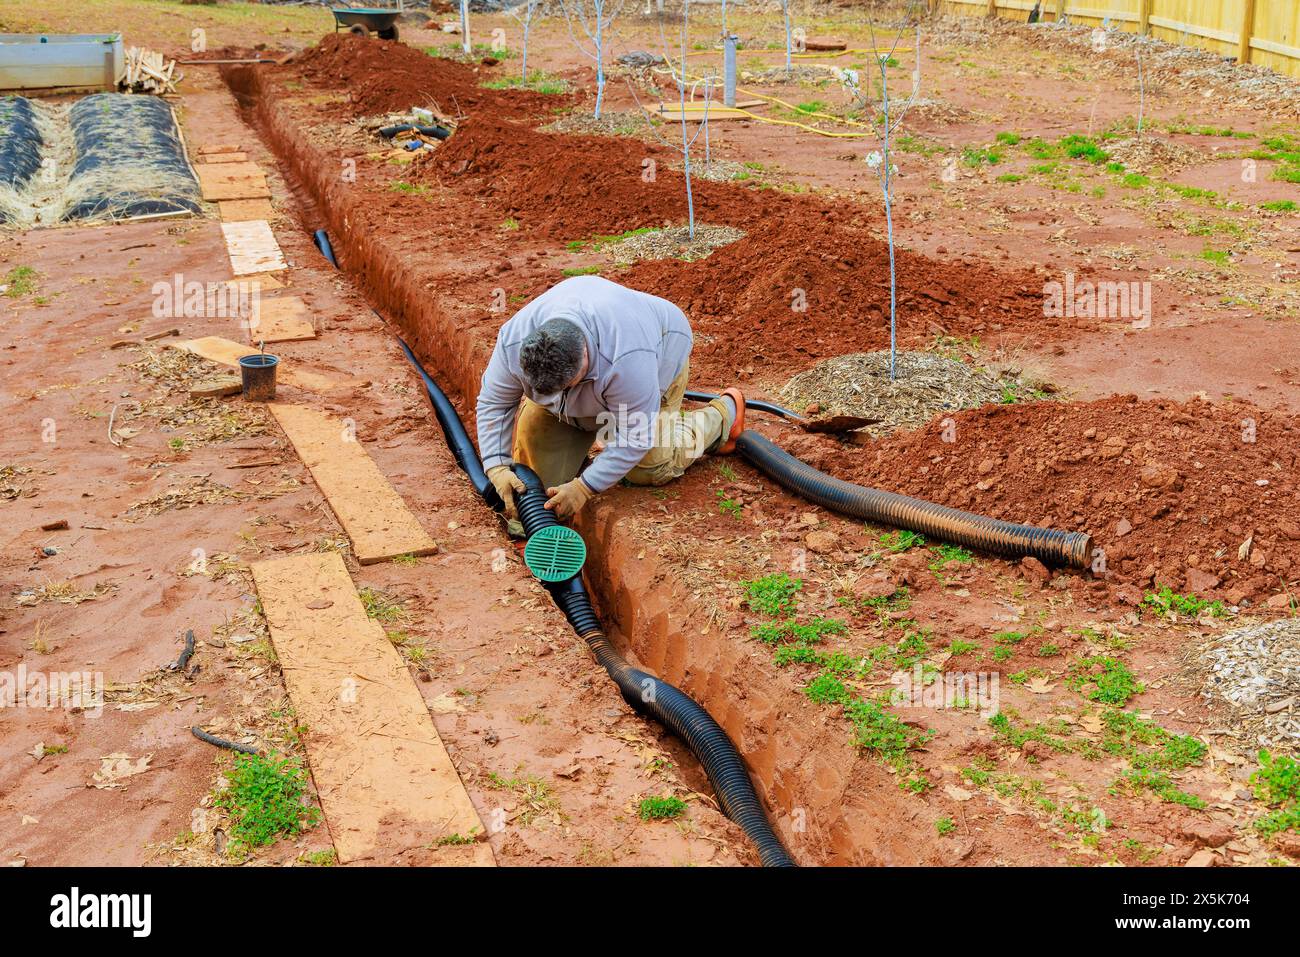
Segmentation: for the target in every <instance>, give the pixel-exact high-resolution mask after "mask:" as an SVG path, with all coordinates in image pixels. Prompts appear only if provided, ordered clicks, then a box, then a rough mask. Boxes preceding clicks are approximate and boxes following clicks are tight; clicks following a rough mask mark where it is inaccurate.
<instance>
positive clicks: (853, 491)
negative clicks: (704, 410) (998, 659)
mask: <svg viewBox="0 0 1300 957" xmlns="http://www.w3.org/2000/svg"><path fill="white" fill-rule="evenodd" d="M736 451H737V452H739V453H740V454H741V455H743V456H744V457H745V458H746V459H748V460H749V461H750V462H751V463H753V465H754V466H755V467H757V468H758V470H759V471H761V472H763V473H764V474H766V475H767V476H768V477H769V478H772V479H774V480H776V481H777V482H779V483H780V484H781V485H784V486H785V487H786V488H788V489H789V490H790V491H792V492H794V493H795V494H796V495H800V496H802V497H803V498H806V499H808V501H810V502H816V503H817V504H818V505H821V506H824V507H825V508H829V509H833V510H834V511H837V512H842V513H843V514H845V515H851V516H853V517H854V518H861V519H864V520H866V521H870V522H880V523H882V524H885V525H893V526H894V527H895V528H907V529H911V530H912V531H915V532H921V533H922V534H925V535H929V536H931V537H932V538H940V539H943V540H944V541H948V542H955V543H956V544H958V545H965V546H967V547H968V548H975V549H979V550H980V551H985V552H990V553H992V554H995V555H1010V556H1014V557H1023V556H1026V555H1029V556H1032V557H1034V558H1037V559H1038V560H1039V561H1041V562H1043V563H1044V564H1048V565H1067V566H1072V567H1075V568H1081V567H1083V566H1085V565H1087V564H1088V561H1089V553H1090V550H1091V546H1092V537H1091V536H1090V535H1088V534H1087V533H1086V532H1061V531H1056V530H1055V529H1050V528H1038V527H1037V526H1035V525H1017V524H1015V523H1013V522H1003V521H999V520H998V519H995V518H987V517H985V516H983V515H975V514H974V513H972V512H963V511H960V510H958V509H955V508H948V507H947V506H945V505H936V504H935V503H933V502H926V501H923V500H922V499H919V498H912V497H911V496H909V495H899V494H897V493H895V492H882V491H880V490H878V489H874V488H867V487H866V486H863V485H855V484H854V483H852V482H845V481H843V480H842V479H837V478H835V477H833V476H830V475H827V474H826V473H825V472H819V471H818V470H817V469H815V468H813V467H812V466H811V465H809V464H808V463H807V462H801V461H800V460H799V459H797V458H795V457H794V456H793V455H791V454H790V453H789V452H787V451H785V449H783V448H781V447H780V446H778V445H776V444H775V443H773V442H770V441H768V440H767V439H765V438H763V436H761V435H759V434H758V433H757V432H755V431H753V430H752V429H746V430H745V431H744V432H742V433H741V434H740V437H739V438H738V439H737V440H736Z"/></svg>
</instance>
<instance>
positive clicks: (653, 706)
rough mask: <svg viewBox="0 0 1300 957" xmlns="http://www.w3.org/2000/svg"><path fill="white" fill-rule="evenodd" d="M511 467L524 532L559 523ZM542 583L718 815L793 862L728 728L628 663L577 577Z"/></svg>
mask: <svg viewBox="0 0 1300 957" xmlns="http://www.w3.org/2000/svg"><path fill="white" fill-rule="evenodd" d="M514 469H515V474H516V475H518V476H519V478H520V480H521V481H523V483H524V491H523V492H522V493H521V494H519V495H518V496H517V497H516V499H515V505H516V507H517V508H518V509H519V521H520V523H521V524H522V525H523V526H524V533H525V534H526V535H528V536H530V537H531V536H532V535H534V534H536V533H537V532H538V531H540V530H541V529H543V528H547V527H549V526H552V525H556V524H558V522H557V521H556V518H555V513H554V512H551V511H549V510H548V509H547V508H546V488H545V486H544V485H543V484H542V480H541V479H540V478H538V476H537V473H535V472H534V471H533V470H532V469H530V468H528V467H527V466H526V465H518V464H516V465H515V467H514ZM543 585H544V586H545V588H546V589H547V590H548V591H549V592H550V593H551V597H552V598H553V599H555V603H556V604H557V605H558V606H559V607H560V610H561V611H562V612H564V617H566V618H567V619H568V620H569V624H570V625H572V626H573V630H574V631H576V632H577V633H578V635H579V637H581V638H582V640H583V641H585V642H586V643H587V646H588V647H589V648H591V651H592V654H594V655H595V656H596V660H597V661H598V662H600V665H601V667H603V668H604V669H605V671H607V672H608V673H609V676H610V677H611V678H613V679H614V683H615V684H616V685H618V688H619V690H620V691H621V692H622V693H623V699H624V700H625V701H626V702H627V703H628V704H630V705H631V706H632V707H633V708H634V709H636V710H637V711H640V712H642V713H643V714H646V715H648V716H649V717H651V718H654V719H655V720H656V721H658V722H659V723H660V724H662V725H663V726H664V727H666V728H668V729H669V730H671V731H672V732H673V733H674V734H676V735H677V736H678V737H679V738H681V739H682V740H683V741H685V742H686V744H687V746H688V747H689V748H690V749H691V751H692V752H693V753H694V754H695V756H696V757H697V758H699V760H700V764H701V765H703V766H704V771H705V773H706V774H707V775H708V776H709V781H710V782H711V783H712V784H713V789H714V790H715V791H716V792H717V794H718V800H719V802H720V803H721V805H722V810H723V813H725V814H726V815H727V817H729V818H731V819H732V820H733V821H735V822H736V823H737V824H739V825H740V827H741V829H742V830H743V831H744V832H745V833H746V834H747V835H748V836H749V839H750V840H751V841H753V842H754V845H755V847H756V848H757V849H758V856H759V859H760V860H761V861H762V862H763V864H764V866H766V867H793V866H795V864H794V861H793V860H792V859H791V857H790V855H789V854H788V853H787V852H786V849H785V847H784V846H783V845H782V844H781V840H780V838H778V837H777V836H776V833H775V832H774V831H773V830H772V825H771V824H770V823H769V822H768V819H767V813H766V812H765V811H764V810H763V805H762V803H761V802H760V801H759V799H758V794H757V793H756V792H755V791H754V785H753V782H751V781H750V779H749V772H748V771H747V770H745V764H744V762H743V761H742V760H741V759H740V754H739V753H738V752H737V751H736V748H735V745H733V744H732V743H731V739H730V738H728V737H727V732H725V731H723V730H722V728H721V726H720V725H719V724H718V722H716V721H714V720H713V717H712V716H711V715H710V714H709V713H708V712H707V711H705V710H704V709H703V708H702V707H700V705H699V704H697V703H696V702H695V701H694V700H693V699H692V698H691V697H690V696H689V695H687V694H685V693H684V692H682V691H681V690H680V689H678V688H675V687H673V686H672V685H670V684H668V683H667V682H666V681H661V680H660V679H658V678H656V677H654V675H651V674H647V673H646V672H644V671H642V670H641V669H639V668H634V667H632V666H631V665H630V664H628V663H627V660H626V659H625V658H624V657H623V656H622V655H620V654H619V653H618V651H616V650H615V648H614V646H613V645H612V644H611V643H610V641H609V639H608V638H607V637H606V636H605V632H604V629H602V628H601V626H600V619H599V618H597V617H596V611H595V609H594V608H592V605H591V598H590V596H588V594H587V589H586V587H585V586H584V585H583V583H582V576H580V575H574V576H573V577H572V578H570V579H568V580H567V581H563V582H556V583H553V584H547V583H543Z"/></svg>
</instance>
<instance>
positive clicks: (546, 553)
mask: <svg viewBox="0 0 1300 957" xmlns="http://www.w3.org/2000/svg"><path fill="white" fill-rule="evenodd" d="M586 560H587V543H586V542H584V541H583V540H582V536H581V535H579V534H578V533H577V532H575V531H574V530H573V529H571V528H568V527H566V526H564V525H552V526H550V527H549V528H543V529H542V530H540V531H539V532H537V534H535V535H533V536H532V537H530V538H529V539H528V544H526V545H525V546H524V564H525V565H527V566H528V567H529V569H530V570H531V571H532V573H533V574H534V575H536V576H537V577H538V578H540V579H541V580H542V581H544V582H562V581H564V580H565V579H566V578H572V577H573V576H574V575H576V574H577V573H578V570H579V569H581V568H582V565H583V563H584V562H585V561H586Z"/></svg>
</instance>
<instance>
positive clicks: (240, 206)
mask: <svg viewBox="0 0 1300 957" xmlns="http://www.w3.org/2000/svg"><path fill="white" fill-rule="evenodd" d="M217 210H218V211H219V212H220V213H221V218H222V220H224V221H225V222H227V223H238V222H244V221H246V220H250V219H275V218H276V215H277V214H276V212H275V207H274V206H272V205H271V201H270V200H269V199H223V200H221V201H220V202H219V203H217Z"/></svg>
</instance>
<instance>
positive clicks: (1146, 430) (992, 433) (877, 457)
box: [787, 396, 1300, 604]
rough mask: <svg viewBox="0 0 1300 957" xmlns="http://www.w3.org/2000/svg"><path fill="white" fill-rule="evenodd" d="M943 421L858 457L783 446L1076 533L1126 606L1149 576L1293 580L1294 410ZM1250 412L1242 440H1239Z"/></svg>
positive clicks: (1053, 406) (972, 415) (1159, 407)
mask: <svg viewBox="0 0 1300 957" xmlns="http://www.w3.org/2000/svg"><path fill="white" fill-rule="evenodd" d="M952 419H953V420H954V422H955V424H956V442H955V443H951V444H950V443H945V442H944V441H943V425H942V421H941V420H940V421H935V422H932V423H931V424H930V425H928V426H926V427H925V428H924V429H921V430H919V431H917V432H914V433H910V434H907V435H900V436H897V437H892V438H888V439H885V440H882V441H880V442H877V443H876V444H875V445H874V446H873V447H871V448H869V449H864V450H863V452H862V454H861V455H860V456H859V457H856V458H853V457H846V456H845V454H844V453H843V452H842V451H840V450H836V449H835V448H834V444H833V443H829V442H826V441H823V442H821V443H811V442H806V441H805V442H802V443H799V444H801V446H804V445H806V446H808V447H807V448H804V447H800V448H798V449H797V450H795V449H794V448H792V451H796V454H799V455H801V456H803V457H805V458H810V459H813V460H814V461H815V462H816V464H817V466H818V467H819V468H823V469H827V470H829V471H832V472H836V473H838V474H840V475H841V477H844V478H849V479H852V480H854V481H857V482H861V483H864V484H867V485H872V486H874V487H877V488H885V489H890V490H891V491H899V492H905V493H907V494H911V495H917V496H920V497H923V498H927V499H930V500H933V501H937V502H941V503H943V504H945V505H950V506H953V507H955V508H962V509H967V510H969V511H973V512H978V513H980V514H984V515H991V516H994V517H996V518H1001V519H1006V520H1009V521H1016V522H1029V523H1032V524H1035V525H1043V526H1047V527H1052V528H1062V529H1067V530H1076V529H1081V530H1087V531H1089V532H1091V533H1092V536H1093V543H1094V546H1096V547H1099V548H1101V549H1103V550H1104V552H1105V558H1106V568H1107V574H1106V576H1105V578H1106V580H1108V581H1110V582H1111V583H1112V585H1113V586H1114V587H1113V590H1114V592H1115V593H1116V597H1118V598H1120V600H1122V601H1127V602H1130V603H1136V602H1137V601H1138V600H1140V598H1141V594H1140V592H1141V590H1142V589H1146V588H1149V587H1152V586H1153V585H1169V586H1171V587H1172V588H1174V589H1175V590H1177V591H1180V592H1190V593H1194V594H1197V595H1200V596H1202V597H1209V598H1222V599H1225V600H1227V601H1228V602H1230V603H1231V604H1237V603H1239V602H1240V601H1241V600H1242V599H1250V600H1252V601H1255V602H1258V601H1260V600H1261V599H1264V598H1266V597H1268V596H1270V595H1274V594H1276V593H1277V592H1278V591H1279V589H1280V588H1281V585H1282V582H1283V581H1285V582H1286V583H1287V587H1288V588H1293V587H1294V584H1293V583H1294V582H1295V580H1296V578H1297V577H1298V576H1300V561H1298V560H1297V558H1296V550H1297V547H1298V546H1297V544H1296V543H1297V542H1300V494H1297V490H1296V487H1295V484H1294V477H1295V471H1296V467H1297V465H1298V464H1300V461H1298V460H1300V454H1297V449H1300V428H1298V427H1297V425H1296V422H1295V420H1294V419H1291V418H1288V417H1286V416H1280V415H1274V414H1270V413H1268V412H1264V411H1261V410H1259V409H1256V408H1252V407H1251V406H1248V405H1244V404H1230V405H1213V404H1211V403H1208V402H1202V401H1199V400H1193V401H1191V402H1187V403H1178V402H1172V401H1167V400H1159V401H1152V402H1139V401H1138V400H1137V398H1136V397H1134V396H1112V397H1110V398H1108V399H1103V400H1100V401H1097V402H1088V403H1077V404H1070V405H1066V404H1064V403H1053V402H1039V403H1033V404H1026V405H1006V406H986V407H985V408H982V409H977V410H972V411H969V412H962V413H958V414H955V415H953V416H952ZM1251 421H1253V423H1254V441H1253V442H1250V441H1246V440H1245V439H1244V438H1243V436H1246V437H1248V436H1249V431H1248V430H1249V428H1250V422H1251ZM1243 423H1244V424H1243ZM787 444H791V443H787ZM814 447H815V449H816V451H814ZM1251 536H1253V542H1252V545H1251V548H1250V550H1249V555H1248V557H1246V558H1244V559H1243V558H1239V557H1238V550H1239V549H1240V547H1241V545H1242V543H1243V542H1245V541H1246V540H1247V539H1248V538H1250V537H1251Z"/></svg>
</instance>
